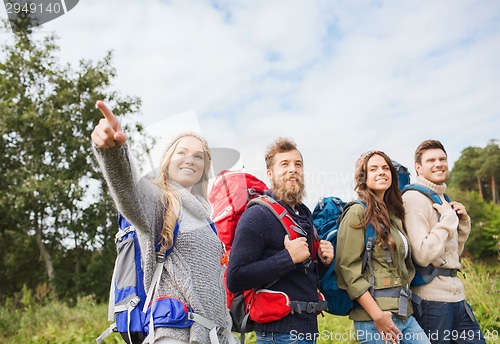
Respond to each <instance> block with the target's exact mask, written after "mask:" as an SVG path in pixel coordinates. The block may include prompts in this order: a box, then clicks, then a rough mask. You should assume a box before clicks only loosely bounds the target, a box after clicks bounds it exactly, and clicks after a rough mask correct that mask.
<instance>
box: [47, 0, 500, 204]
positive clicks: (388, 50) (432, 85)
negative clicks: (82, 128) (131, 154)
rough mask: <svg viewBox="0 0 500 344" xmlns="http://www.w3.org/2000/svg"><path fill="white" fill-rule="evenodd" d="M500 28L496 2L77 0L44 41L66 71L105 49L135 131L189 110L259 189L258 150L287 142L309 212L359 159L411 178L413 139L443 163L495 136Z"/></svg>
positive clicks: (346, 188) (348, 185) (345, 192)
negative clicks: (298, 163)
mask: <svg viewBox="0 0 500 344" xmlns="http://www.w3.org/2000/svg"><path fill="white" fill-rule="evenodd" d="M499 17H500V3H498V1H495V0H484V1H468V0H456V1H420V0H413V1H383V0H380V1H355V2H354V1H345V0H344V1H327V0H317V1H298V0H297V1H295V0H294V1H290V0H279V1H265V0H255V1H243V0H238V1H229V0H214V1H195V0H192V1H186V0H172V1H160V0H151V1H148V2H145V1H132V0H126V1H118V0H109V1H97V0H87V1H80V3H79V4H78V6H77V7H75V9H73V10H72V11H71V12H69V13H68V14H67V15H65V16H63V17H61V18H58V19H56V20H54V21H53V22H50V23H47V24H46V25H45V26H44V27H43V33H46V32H48V31H55V32H56V34H57V35H59V36H60V37H61V40H60V41H58V43H59V44H60V46H61V53H60V55H61V58H62V59H63V60H64V61H68V62H71V63H72V64H76V63H77V61H78V60H79V59H80V58H86V59H93V60H96V59H100V58H102V57H103V56H104V55H105V54H106V52H107V51H108V50H110V49H111V50H114V65H115V66H116V68H117V72H118V78H117V79H116V80H115V83H114V87H115V88H116V89H118V90H120V91H121V92H122V93H123V94H131V95H137V96H139V97H141V98H142V99H143V104H144V105H143V109H142V112H143V116H142V117H141V120H142V121H144V123H145V124H146V125H155V126H158V125H159V123H160V122H161V121H162V120H164V119H165V118H169V117H171V116H174V115H175V114H178V113H182V112H185V111H188V110H192V109H195V110H196V111H197V113H198V120H199V123H200V127H201V130H202V132H203V134H205V135H206V136H207V138H208V140H209V142H210V144H211V145H212V146H215V147H231V148H235V149H237V150H239V151H240V152H241V153H242V161H243V163H244V164H245V166H246V168H247V169H248V170H250V171H252V172H254V173H256V174H257V175H258V176H259V177H261V178H265V173H264V172H265V171H264V158H263V156H264V152H265V149H266V147H267V145H268V144H270V143H271V141H272V140H273V139H274V138H276V137H278V136H289V137H292V138H294V139H295V140H296V141H297V143H298V145H299V148H300V149H301V150H302V152H303V153H304V157H305V162H306V172H307V173H309V175H308V176H307V178H306V181H307V185H308V188H309V197H308V200H307V203H308V205H310V206H313V205H314V203H315V202H316V200H317V198H318V197H319V195H322V194H338V195H341V196H345V197H352V196H353V191H352V182H351V181H350V179H352V170H353V164H354V162H355V160H356V159H357V157H358V156H359V154H361V153H362V152H363V151H366V150H368V149H372V148H379V149H382V150H385V151H386V152H387V153H388V154H389V155H390V156H391V157H393V158H394V159H396V160H398V161H400V162H402V163H403V164H405V165H407V166H409V167H410V170H411V171H413V168H412V165H413V163H412V157H413V151H414V148H415V147H416V146H417V145H418V144H419V143H420V141H422V140H423V139H427V138H437V139H440V140H442V141H443V143H444V144H445V146H446V148H447V150H448V152H449V156H450V161H451V162H454V161H455V160H456V159H457V158H458V157H459V155H460V151H461V150H462V149H464V148H465V147H467V146H470V145H480V146H481V145H485V144H486V143H487V141H488V140H489V139H492V138H498V128H499V127H500V105H499V103H498V101H497V99H498V98H499V92H500V91H499V90H500V68H498V56H499V54H500V20H499Z"/></svg>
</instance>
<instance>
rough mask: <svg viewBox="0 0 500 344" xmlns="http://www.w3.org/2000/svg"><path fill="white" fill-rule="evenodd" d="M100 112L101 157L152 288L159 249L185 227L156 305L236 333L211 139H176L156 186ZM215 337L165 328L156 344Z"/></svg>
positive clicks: (204, 331)
mask: <svg viewBox="0 0 500 344" xmlns="http://www.w3.org/2000/svg"><path fill="white" fill-rule="evenodd" d="M97 106H98V108H99V109H100V110H101V112H102V114H103V116H104V118H102V119H101V120H100V122H99V124H98V125H97V126H96V127H95V129H94V131H93V132H92V135H91V138H92V141H93V143H94V153H95V156H96V158H97V161H98V162H99V165H100V167H101V170H102V173H103V175H104V178H105V180H106V182H107V184H108V186H109V189H110V191H111V195H112V197H113V200H114V201H115V204H116V207H117V208H118V211H120V213H121V214H123V216H125V218H127V220H128V221H130V222H131V223H132V224H133V225H134V226H135V227H137V228H138V229H139V230H138V233H137V234H138V239H139V244H140V247H141V252H142V260H143V265H144V266H143V269H144V285H145V289H146V290H148V289H149V286H150V284H151V281H152V278H153V273H154V269H155V263H156V261H155V258H156V257H155V256H156V253H155V245H156V244H157V243H158V242H159V243H160V244H161V247H162V249H163V250H167V249H169V248H170V247H172V244H173V231H174V228H175V226H176V223H178V224H179V231H178V234H177V238H176V240H175V243H174V247H173V250H172V252H171V253H170V254H169V255H168V256H167V259H166V261H165V264H164V268H163V272H162V275H161V279H160V281H159V284H158V286H157V288H156V292H155V295H154V298H153V299H162V298H165V297H168V298H171V299H173V300H178V301H181V302H182V303H184V304H186V305H189V307H191V308H192V309H193V312H195V313H196V314H198V315H200V316H202V317H204V318H205V319H208V320H209V321H211V322H212V323H214V324H215V325H217V327H220V328H222V329H230V328H231V318H230V316H229V312H228V310H227V308H226V300H225V291H224V285H223V279H222V277H223V268H222V266H221V263H220V258H221V255H222V254H223V247H222V244H221V242H220V241H219V239H218V238H217V235H216V234H215V233H214V231H213V230H212V228H211V226H210V219H209V216H210V206H209V204H208V201H207V184H208V178H207V176H208V171H209V169H210V164H211V157H210V150H209V148H208V144H207V142H206V140H205V139H204V138H202V137H201V136H199V135H198V134H195V133H182V134H180V135H178V136H176V137H175V138H174V139H173V140H172V141H171V142H170V144H168V146H167V147H166V149H165V153H164V155H163V158H162V161H161V167H160V169H161V173H160V176H159V177H158V178H157V180H156V181H155V182H151V181H149V180H147V179H145V178H143V179H139V178H138V176H137V174H136V173H135V169H134V166H133V164H132V163H131V159H130V155H129V148H128V146H127V135H126V134H125V133H124V132H123V131H122V128H121V126H120V123H119V121H118V120H117V118H116V117H115V116H114V115H113V113H112V112H111V110H110V109H109V108H108V107H107V106H106V105H105V104H104V103H103V102H102V101H97ZM209 332H210V331H209V329H208V328H207V327H205V326H203V325H200V324H199V323H197V322H195V323H193V325H191V326H190V327H187V328H176V327H158V328H155V329H154V342H155V343H200V344H206V343H210V342H211V339H210V334H209ZM220 333H222V331H219V336H218V337H219V339H220V341H221V342H222V343H224V342H226V341H227V340H232V339H233V338H232V335H230V332H229V331H225V333H224V334H225V335H224V334H220ZM212 335H213V334H212Z"/></svg>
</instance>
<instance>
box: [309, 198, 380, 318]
mask: <svg viewBox="0 0 500 344" xmlns="http://www.w3.org/2000/svg"><path fill="white" fill-rule="evenodd" d="M355 203H359V204H361V205H363V207H366V205H365V204H364V203H363V202H362V201H359V200H358V201H354V202H350V203H346V202H344V201H342V200H341V199H340V198H338V197H324V198H322V199H321V200H320V201H319V203H318V204H317V205H316V207H315V208H314V212H313V221H314V227H316V229H317V231H318V235H319V237H320V238H321V239H322V240H328V241H330V242H331V243H332V245H333V248H334V252H337V234H338V229H339V225H340V221H341V219H342V215H343V213H345V212H346V211H347V209H348V208H349V207H350V206H351V205H352V204H355ZM376 235H377V232H376V231H375V228H374V227H373V226H372V225H371V224H370V225H368V226H367V228H366V233H365V253H364V256H363V270H364V269H365V267H366V264H368V266H369V268H370V270H371V269H372V266H371V250H372V248H373V244H374V241H375V238H376ZM335 260H336V259H335V258H333V261H332V263H331V265H330V267H329V268H328V270H327V271H326V272H325V274H324V275H323V277H321V279H320V291H321V292H322V293H323V295H324V296H325V299H326V301H327V302H328V310H327V312H328V313H330V314H334V315H348V314H349V312H350V311H351V309H353V308H354V305H355V302H354V301H352V300H351V299H350V297H349V295H348V294H347V291H345V290H343V289H340V288H339V286H338V284H337V274H336V272H335Z"/></svg>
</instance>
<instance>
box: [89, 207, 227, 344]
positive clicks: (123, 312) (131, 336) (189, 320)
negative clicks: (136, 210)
mask: <svg viewBox="0 0 500 344" xmlns="http://www.w3.org/2000/svg"><path fill="white" fill-rule="evenodd" d="M210 225H211V227H212V229H213V231H214V232H215V233H217V231H216V228H215V225H214V224H213V223H212V222H210ZM118 228H119V229H118V232H117V233H116V236H115V243H116V250H117V257H116V261H115V267H114V270H113V277H112V280H111V287H110V293H109V295H110V297H109V307H108V320H109V321H110V322H112V321H113V320H114V321H115V322H114V323H113V324H111V325H110V326H109V327H108V328H107V329H106V330H105V331H104V332H103V333H102V334H101V335H100V336H99V337H98V338H97V339H96V342H97V343H98V344H99V343H101V342H102V341H103V340H104V339H105V338H106V337H107V336H108V335H109V334H111V333H112V332H118V333H120V335H121V336H122V338H123V340H124V341H125V342H126V343H128V344H136V343H138V344H140V343H142V342H144V341H145V340H146V338H148V337H150V338H154V329H155V328H158V327H176V328H186V327H189V326H191V325H192V324H193V322H197V323H199V324H200V325H202V326H204V327H206V328H208V329H209V330H211V331H210V338H211V342H213V343H218V340H217V334H218V333H217V332H220V333H221V334H223V335H224V336H226V337H227V338H228V340H229V343H234V339H233V337H232V335H231V332H230V331H229V330H228V329H219V328H218V326H216V325H215V324H214V323H213V322H212V321H211V320H209V319H206V318H204V317H202V316H201V315H199V314H196V313H195V312H194V311H193V309H191V307H190V306H189V305H186V304H184V303H183V302H182V301H180V300H177V299H174V298H158V299H153V295H154V292H155V289H156V286H157V285H158V283H159V281H160V278H161V274H162V271H163V265H164V262H165V259H166V257H167V256H168V255H169V254H170V253H171V252H172V250H173V248H174V245H172V247H171V248H170V249H168V250H166V252H165V253H163V254H162V253H161V245H160V243H159V242H158V243H157V244H156V248H155V251H156V267H155V272H154V274H153V278H152V281H151V286H150V288H149V290H148V291H147V292H146V290H145V289H144V271H143V269H142V265H141V263H142V260H141V249H140V246H139V240H138V238H137V232H136V231H137V229H136V228H135V227H134V226H133V225H132V224H131V223H130V222H128V221H127V219H125V217H123V216H122V215H121V214H118ZM178 232H179V223H177V224H176V226H175V229H174V237H173V241H174V243H175V241H176V239H177V234H178ZM151 323H153V324H154V325H153V326H150V324H151ZM212 330H213V331H212ZM231 340H232V341H231Z"/></svg>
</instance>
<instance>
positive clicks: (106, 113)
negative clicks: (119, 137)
mask: <svg viewBox="0 0 500 344" xmlns="http://www.w3.org/2000/svg"><path fill="white" fill-rule="evenodd" d="M95 104H96V105H97V107H98V108H99V110H101V113H102V115H103V116H104V118H106V119H107V120H108V121H109V124H110V125H111V126H112V127H113V129H115V130H116V129H117V127H118V126H119V122H118V119H117V118H116V116H115V115H114V114H113V112H112V111H111V109H110V108H109V107H108V106H107V105H106V104H105V103H104V102H103V101H102V100H98V101H97V102H96V103H95Z"/></svg>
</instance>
